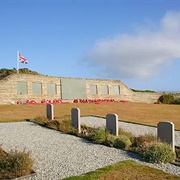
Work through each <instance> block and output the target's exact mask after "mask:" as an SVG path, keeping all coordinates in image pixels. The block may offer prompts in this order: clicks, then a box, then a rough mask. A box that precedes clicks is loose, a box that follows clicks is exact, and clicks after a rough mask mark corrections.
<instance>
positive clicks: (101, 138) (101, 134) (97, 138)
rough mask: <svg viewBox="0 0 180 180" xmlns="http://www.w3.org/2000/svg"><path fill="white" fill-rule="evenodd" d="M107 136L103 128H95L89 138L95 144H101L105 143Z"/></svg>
mask: <svg viewBox="0 0 180 180" xmlns="http://www.w3.org/2000/svg"><path fill="white" fill-rule="evenodd" d="M107 134H108V132H107V131H106V129H105V128H102V127H101V128H95V129H93V130H92V131H91V133H90V135H89V138H90V140H92V141H94V142H96V143H100V144H103V143H105V141H106V137H107Z"/></svg>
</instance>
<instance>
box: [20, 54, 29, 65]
mask: <svg viewBox="0 0 180 180" xmlns="http://www.w3.org/2000/svg"><path fill="white" fill-rule="evenodd" d="M19 61H20V62H21V63H24V64H27V63H28V61H27V59H26V58H25V57H23V56H22V55H21V54H19Z"/></svg>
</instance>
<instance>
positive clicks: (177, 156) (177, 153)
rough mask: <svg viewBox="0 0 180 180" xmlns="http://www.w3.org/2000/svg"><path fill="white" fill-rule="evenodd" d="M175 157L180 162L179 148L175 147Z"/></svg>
mask: <svg viewBox="0 0 180 180" xmlns="http://www.w3.org/2000/svg"><path fill="white" fill-rule="evenodd" d="M175 152H176V159H177V160H178V161H179V162H180V148H175Z"/></svg>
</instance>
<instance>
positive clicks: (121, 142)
mask: <svg viewBox="0 0 180 180" xmlns="http://www.w3.org/2000/svg"><path fill="white" fill-rule="evenodd" d="M131 145H132V143H131V141H130V139H129V137H127V136H126V135H119V136H117V138H116V139H115V141H114V147H115V148H118V149H125V150H128V149H129V148H130V146H131Z"/></svg>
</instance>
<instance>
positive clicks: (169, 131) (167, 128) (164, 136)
mask: <svg viewBox="0 0 180 180" xmlns="http://www.w3.org/2000/svg"><path fill="white" fill-rule="evenodd" d="M157 134H158V138H159V139H160V140H161V141H163V142H166V143H168V144H170V145H171V146H172V149H173V151H174V145H175V143H174V124H173V123H172V122H159V123H158V125H157Z"/></svg>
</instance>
